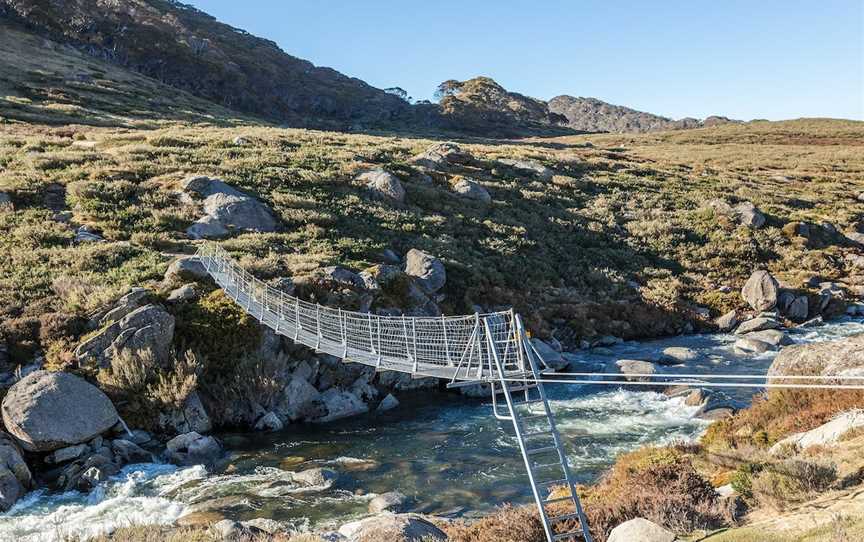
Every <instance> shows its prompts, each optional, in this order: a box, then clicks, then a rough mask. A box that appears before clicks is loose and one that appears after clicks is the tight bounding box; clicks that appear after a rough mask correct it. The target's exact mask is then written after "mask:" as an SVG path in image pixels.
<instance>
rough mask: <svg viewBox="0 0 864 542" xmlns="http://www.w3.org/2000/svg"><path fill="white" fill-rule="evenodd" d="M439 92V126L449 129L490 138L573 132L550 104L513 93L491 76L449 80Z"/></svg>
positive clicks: (442, 85) (441, 86)
mask: <svg viewBox="0 0 864 542" xmlns="http://www.w3.org/2000/svg"><path fill="white" fill-rule="evenodd" d="M438 93H439V94H440V95H441V100H440V102H439V106H440V117H441V120H440V121H439V124H440V125H441V126H442V127H444V128H447V129H451V130H454V131H461V132H466V133H470V134H477V135H485V136H486V137H514V136H519V135H526V134H533V135H540V134H547V135H552V134H556V133H558V134H560V133H567V132H569V130H567V129H566V128H564V127H563V124H564V122H565V121H566V119H565V118H564V117H563V116H560V115H557V114H555V113H554V112H552V111H551V110H550V109H549V107H548V105H547V104H546V102H543V101H542V100H537V99H535V98H530V97H528V96H523V95H522V94H518V93H515V92H510V91H508V90H506V89H505V88H504V87H502V86H501V85H500V84H498V83H497V82H495V81H494V80H492V79H490V78H488V77H475V78H474V79H469V80H468V81H455V80H450V81H445V82H444V83H442V84H441V85H440V86H439V88H438Z"/></svg>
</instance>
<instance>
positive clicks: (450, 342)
mask: <svg viewBox="0 0 864 542" xmlns="http://www.w3.org/2000/svg"><path fill="white" fill-rule="evenodd" d="M198 256H199V258H200V259H201V263H202V264H203V265H204V266H205V268H206V269H207V271H208V273H210V275H211V276H212V277H213V278H214V280H215V281H216V283H217V284H219V286H221V287H222V288H223V289H224V290H225V292H226V294H227V295H228V296H229V297H231V298H232V299H234V300H235V301H236V302H237V303H238V304H239V305H240V306H241V307H243V309H244V310H245V311H246V312H248V313H249V314H250V315H252V316H253V317H255V318H257V319H258V320H259V321H261V322H262V323H263V324H264V325H267V326H269V327H271V328H273V329H274V330H275V331H276V332H277V333H280V334H282V335H285V336H287V337H290V338H292V339H294V340H295V341H297V342H300V343H302V344H305V345H306V346H309V347H311V348H315V349H317V350H319V351H322V352H327V353H330V354H333V355H335V356H339V357H342V358H344V359H346V360H347V361H356V362H360V363H365V364H367V365H374V366H376V367H381V368H386V369H394V370H399V371H404V372H409V373H412V374H417V375H429V376H440V377H442V378H455V379H474V378H477V377H478V376H484V375H485V376H489V375H492V374H493V373H495V372H496V371H494V369H491V368H493V367H495V366H496V365H495V363H494V362H493V358H492V356H493V355H497V356H498V359H499V361H500V362H501V364H502V366H503V367H504V368H505V372H508V373H509V372H511V371H512V372H517V371H521V370H523V368H524V367H525V365H524V361H523V360H524V356H523V348H524V347H523V344H522V341H523V333H522V330H521V327H520V325H519V323H518V318H517V317H516V315H514V313H513V312H512V311H506V312H496V313H489V314H474V315H467V316H441V317H404V316H379V315H376V314H368V313H360V312H353V311H343V310H340V309H334V308H331V307H324V306H322V305H316V304H313V303H308V302H306V301H303V300H300V299H298V298H296V297H292V296H289V295H287V294H285V293H284V292H282V291H280V290H276V289H275V288H273V287H272V286H269V285H267V284H265V283H264V282H262V281H260V280H259V279H257V278H255V277H254V276H252V275H251V274H250V273H248V272H247V271H246V270H244V269H243V268H241V267H240V266H239V265H237V263H236V262H234V260H233V259H232V258H231V257H230V256H229V255H228V253H227V252H226V251H225V250H224V249H222V248H221V247H219V246H217V245H214V244H207V245H203V246H202V247H201V248H199V250H198ZM490 337H491V341H490V339H489V338H490ZM490 342H491V344H490Z"/></svg>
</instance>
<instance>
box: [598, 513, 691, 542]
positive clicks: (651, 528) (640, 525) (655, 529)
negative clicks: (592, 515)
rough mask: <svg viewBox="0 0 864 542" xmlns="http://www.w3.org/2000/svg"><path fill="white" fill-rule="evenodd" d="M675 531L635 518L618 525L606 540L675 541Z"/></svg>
mask: <svg viewBox="0 0 864 542" xmlns="http://www.w3.org/2000/svg"><path fill="white" fill-rule="evenodd" d="M675 538H676V536H675V533H673V532H672V531H669V530H666V529H664V528H663V527H661V526H659V525H657V524H656V523H653V522H651V521H648V520H647V519H642V518H635V519H631V520H630V521H625V522H624V523H622V524H621V525H618V526H617V527H615V528H614V529H612V532H610V533H609V538H607V539H606V542H675Z"/></svg>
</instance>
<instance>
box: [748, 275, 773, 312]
mask: <svg viewBox="0 0 864 542" xmlns="http://www.w3.org/2000/svg"><path fill="white" fill-rule="evenodd" d="M779 293H780V286H779V285H778V284H777V281H776V280H775V279H774V277H772V276H771V273H769V272H768V271H764V270H759V271H756V272H754V273H753V274H752V275H750V278H749V279H747V282H746V283H745V284H744V288H742V289H741V297H742V298H744V301H746V302H747V303H748V304H749V305H750V306H751V307H753V310H756V311H760V312H761V311H767V310H771V309H773V308H774V306H775V305H777V296H778V295H779Z"/></svg>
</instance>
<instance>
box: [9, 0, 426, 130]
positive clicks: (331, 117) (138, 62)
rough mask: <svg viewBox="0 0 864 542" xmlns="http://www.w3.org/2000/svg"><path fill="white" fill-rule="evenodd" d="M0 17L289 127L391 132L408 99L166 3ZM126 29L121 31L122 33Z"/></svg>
mask: <svg viewBox="0 0 864 542" xmlns="http://www.w3.org/2000/svg"><path fill="white" fill-rule="evenodd" d="M0 18H7V19H9V20H11V21H15V22H16V23H19V24H21V25H22V26H24V27H26V28H28V29H29V30H30V31H33V32H36V33H38V34H40V35H42V36H45V37H48V38H50V39H52V40H54V41H59V42H63V43H67V44H69V45H72V46H74V47H75V48H77V49H79V50H81V51H84V52H86V53H87V54H89V55H90V56H93V57H97V58H102V59H105V60H108V61H110V62H112V63H114V64H117V65H120V66H123V67H126V68H128V69H130V70H132V71H135V72H138V73H140V74H143V75H146V76H148V77H152V78H154V79H156V80H158V81H160V82H162V83H164V84H166V85H169V86H171V87H174V88H177V89H180V90H183V91H186V92H189V93H191V94H194V95H196V96H198V97H200V98H204V99H206V100H209V101H211V102H213V103H216V104H219V105H221V106H224V107H227V108H231V109H234V110H236V111H240V112H243V113H247V114H251V115H255V116H258V117H264V118H267V119H270V120H273V121H276V122H282V123H287V124H290V125H292V126H317V127H333V128H342V129H344V128H351V127H357V126H364V127H370V126H389V125H392V124H394V123H395V122H396V120H397V119H399V117H400V116H401V115H408V116H409V117H410V108H409V106H408V104H407V103H406V102H404V101H403V100H401V99H399V98H397V97H395V96H391V95H389V94H387V93H386V92H384V91H383V90H379V89H376V88H373V87H371V86H369V85H367V84H366V83H364V82H363V81H360V80H359V79H353V78H349V77H346V76H344V75H342V74H340V73H339V72H337V71H335V70H332V69H330V68H321V67H316V66H314V65H312V63H310V62H308V61H305V60H301V59H299V58H295V57H293V56H291V55H289V54H287V53H285V52H284V51H282V50H281V49H279V47H278V46H277V45H276V44H274V43H273V42H271V41H268V40H265V39H261V38H258V37H255V36H252V35H251V34H248V33H246V32H244V31H242V30H238V29H235V28H232V27H230V26H228V25H225V24H223V23H220V22H218V21H217V20H216V19H214V18H213V17H211V16H209V15H207V14H206V13H203V12H201V11H198V10H196V9H194V8H192V7H190V6H186V5H184V4H181V3H179V2H173V1H169V0H130V1H126V2H99V1H97V0H74V1H70V2H62V3H58V2H50V1H47V0H0ZM121 29H122V30H121Z"/></svg>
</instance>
